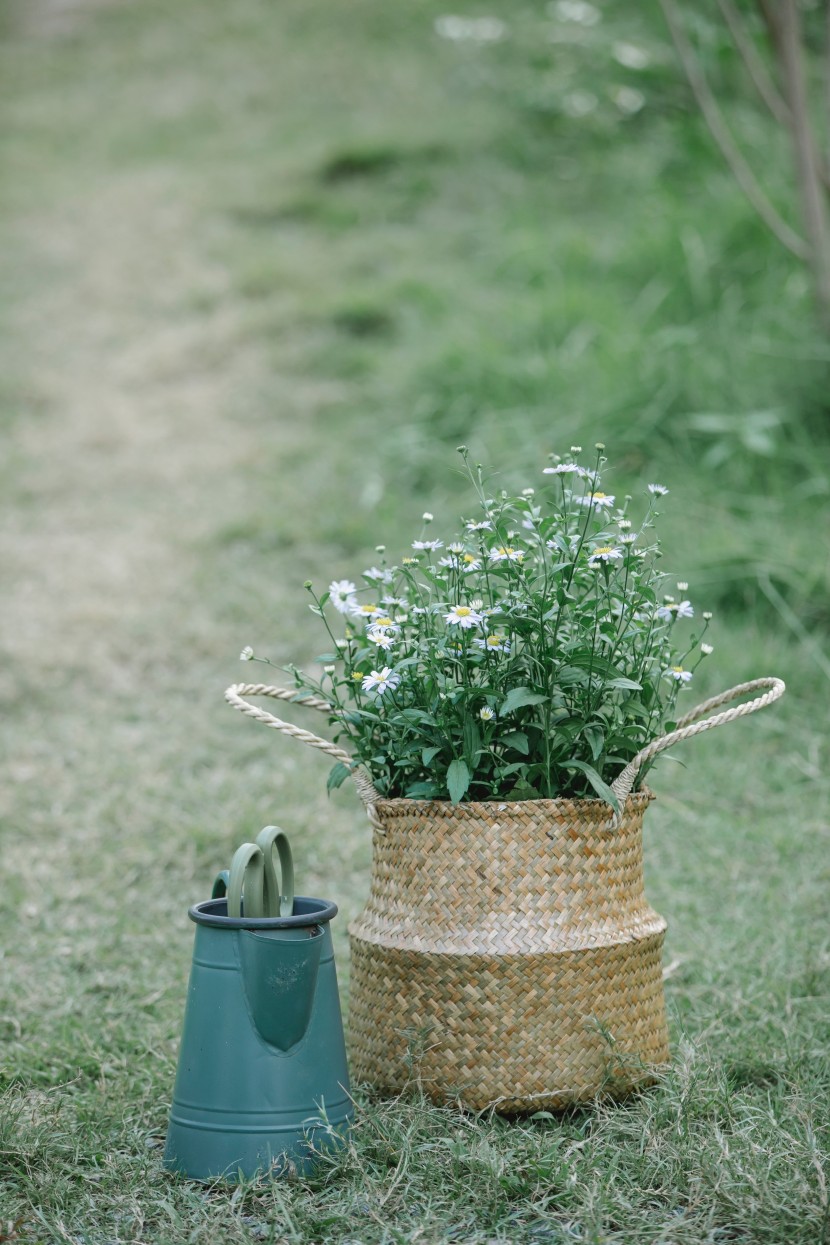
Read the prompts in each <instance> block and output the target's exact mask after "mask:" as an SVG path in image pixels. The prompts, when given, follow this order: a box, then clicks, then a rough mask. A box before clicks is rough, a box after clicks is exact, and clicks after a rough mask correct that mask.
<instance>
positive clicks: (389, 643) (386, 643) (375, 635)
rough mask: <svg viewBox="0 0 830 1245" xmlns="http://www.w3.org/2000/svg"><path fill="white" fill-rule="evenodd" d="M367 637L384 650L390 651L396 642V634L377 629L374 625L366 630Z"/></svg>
mask: <svg viewBox="0 0 830 1245" xmlns="http://www.w3.org/2000/svg"><path fill="white" fill-rule="evenodd" d="M366 639H367V640H369V641H370V643H372V644H376V645H377V646H378V648H382V649H383V650H384V652H388V651H389V649H390V648H392V647H393V646H394V644H395V636H394V634H393V633H392V632H391V631H381V630H377V631H376V630H375V629H374V627H370V628H369V630H368V631H367V632H366Z"/></svg>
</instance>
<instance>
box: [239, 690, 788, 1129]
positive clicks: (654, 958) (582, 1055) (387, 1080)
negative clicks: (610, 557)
mask: <svg viewBox="0 0 830 1245" xmlns="http://www.w3.org/2000/svg"><path fill="white" fill-rule="evenodd" d="M784 690H785V688H784V684H783V683H782V681H781V680H780V679H775V678H763V679H755V680H753V681H752V682H750V683H742V684H740V685H739V686H737V687H733V688H730V690H729V691H726V692H722V693H721V694H720V695H718V696H715V697H712V698H711V699H710V700H707V701H705V702H704V703H703V704H701V705H698V706H697V708H695V709H693V710H692V711H691V712H689V713H687V714H686V715H685V717H683V718H681V719H680V721H679V722H678V723H677V727H676V729H675V730H674V731H672V732H671V733H670V734H668V735H664V736H662V737H660V738H659V739H656V740H653V741H652V742H651V743H649V744H648V745H647V746H646V747H645V748H643V750H642V751H641V752H640V753H638V755H637V756H636V757H634V759H633V760H632V761H631V762H629V764H628V765H627V766H626V767H625V769H624V770H623V771H622V772H621V773H620V775H619V776H618V777H617V778H616V779H615V781H614V782H613V783H612V790H613V792H614V795H615V797H616V798H617V799H618V801H619V803H620V805H621V811H620V814H619V816H611V812H612V810H611V809H610V808H609V806H608V805H607V804H605V803H604V802H603V801H601V800H565V799H562V800H533V801H515V802H505V803H501V802H489V803H469V804H459V805H452V804H449V803H444V802H440V801H426V800H382V799H381V798H380V797H379V795H378V793H377V792H376V791H375V789H374V787H373V785H372V782H371V779H370V777H369V776H368V775H367V774H366V773H365V772H364V771H362V770H361V769H360V768H359V767H354V768H353V769H352V774H353V777H354V780H355V784H356V786H357V789H358V792H359V794H360V796H361V798H362V800H363V802H364V804H365V805H366V811H367V814H368V817H369V820H370V821H371V823H372V826H373V827H374V844H373V864H372V879H371V892H370V896H369V900H368V903H367V904H366V907H365V909H364V911H363V912H362V913H361V914H360V916H359V917H357V919H356V920H354V921H353V922H352V923H351V925H350V926H349V933H350V936H351V946H352V976H351V991H350V994H351V1010H350V1038H351V1055H352V1072H353V1078H354V1079H355V1080H356V1081H362V1082H367V1083H369V1084H370V1085H372V1086H373V1087H374V1088H375V1089H378V1090H381V1091H397V1090H400V1089H402V1088H403V1087H404V1086H405V1085H407V1084H409V1083H411V1082H412V1080H413V1079H417V1080H418V1081H419V1082H420V1084H421V1085H422V1086H423V1088H424V1090H425V1091H426V1092H427V1093H428V1094H429V1095H430V1096H431V1097H433V1098H434V1099H436V1100H438V1101H444V1100H447V1099H457V1100H460V1101H461V1102H462V1103H463V1104H464V1105H465V1106H467V1107H469V1108H472V1109H474V1110H480V1109H483V1108H487V1107H495V1108H497V1109H498V1110H499V1111H503V1112H505V1113H510V1112H521V1111H528V1110H531V1111H535V1110H541V1109H548V1110H556V1109H558V1108H561V1107H565V1106H567V1105H569V1104H571V1103H574V1102H580V1101H584V1100H586V1099H590V1098H593V1097H595V1096H596V1095H598V1094H601V1093H609V1094H614V1095H619V1094H622V1093H624V1092H626V1091H627V1090H629V1089H630V1088H632V1087H633V1086H635V1085H637V1084H643V1083H644V1082H647V1081H648V1080H650V1079H653V1077H654V1074H655V1069H656V1068H657V1067H659V1065H660V1064H663V1063H665V1062H666V1061H667V1059H668V1056H669V1050H668V1033H667V1029H666V1019H665V1008H664V998H663V981H662V971H661V951H662V945H663V938H664V935H665V930H666V923H665V921H664V920H663V918H662V917H660V916H658V914H657V913H656V912H654V911H653V910H652V909H651V908H650V907H649V906H648V903H647V902H646V898H645V893H644V890H643V860H642V823H643V814H644V813H645V810H646V808H647V807H648V804H649V802H650V800H651V799H652V798H653V797H652V795H651V793H650V792H649V791H648V790H646V789H643V790H641V791H639V792H637V793H633V794H632V789H633V786H634V784H635V782H636V779H637V776H638V773H639V771H640V769H641V768H642V766H643V765H645V764H647V763H648V762H649V761H650V760H651V759H652V758H653V757H654V756H656V755H657V754H658V753H659V752H661V751H663V750H664V749H665V748H668V747H670V746H672V745H673V744H676V743H679V742H681V741H682V740H684V739H687V738H690V737H692V736H694V735H697V734H699V733H701V732H702V731H706V730H710V729H712V728H713V727H715V726H720V725H722V724H723V723H725V722H729V721H732V720H734V719H735V718H739V717H743V716H745V715H747V714H749V713H754V712H756V711H757V710H758V709H762V708H764V707H765V706H767V705H770V704H772V703H773V702H774V701H776V700H778V699H779V697H780V696H782V695H783V693H784ZM750 693H760V694H759V695H756V696H755V698H754V699H753V700H751V701H748V702H746V703H743V704H739V705H735V706H733V707H732V708H730V709H728V710H726V711H724V712H720V713H715V714H713V715H712V716H710V717H706V715H707V714H710V713H712V710H714V709H718V708H719V707H720V706H722V705H724V704H727V703H728V702H730V701H733V700H735V699H737V698H739V697H742V696H745V695H747V694H750ZM244 696H270V697H273V698H275V699H278V700H296V698H297V693H296V692H292V691H289V690H287V689H284V688H275V687H270V686H268V685H265V684H260V683H253V684H249V683H244V684H236V685H234V686H233V687H230V688H228V689H227V691H226V693H225V698H226V700H227V701H228V703H229V704H231V705H233V706H234V707H235V708H237V709H240V710H241V711H242V712H243V713H245V714H247V715H248V716H249V717H253V718H255V719H256V720H257V721H260V722H263V723H264V724H265V725H267V726H271V727H274V728H275V729H277V730H279V731H282V732H284V733H285V734H288V735H292V736H293V737H295V738H297V739H299V740H300V741H301V742H303V743H306V744H308V745H309V746H310V747H313V748H317V749H319V750H320V751H322V752H324V753H326V754H328V755H329V756H331V757H333V758H335V759H336V760H339V761H342V762H343V763H344V764H347V765H349V766H350V767H351V766H352V765H353V762H352V758H351V757H350V756H349V755H348V753H346V752H344V751H343V750H342V749H341V748H338V747H337V746H336V745H335V744H332V743H330V742H329V741H327V740H325V739H321V738H320V737H319V736H317V735H314V734H312V733H311V732H310V731H307V730H305V729H303V728H300V727H298V726H295V725H294V724H293V723H290V722H285V721H283V720H282V719H281V718H277V717H275V716H274V715H273V714H271V713H268V712H267V711H266V710H263V709H260V708H259V707H257V706H254V705H251V704H249V703H248V702H247V701H246V700H244V699H243V697H244ZM298 703H302V705H303V707H305V708H312V709H317V710H319V711H321V712H325V713H329V714H331V713H332V712H333V710H332V708H331V706H330V705H329V704H328V703H327V702H326V701H323V700H319V699H315V698H311V697H307V696H306V697H304V698H303V699H302V701H301V702H298ZM701 719H704V720H701Z"/></svg>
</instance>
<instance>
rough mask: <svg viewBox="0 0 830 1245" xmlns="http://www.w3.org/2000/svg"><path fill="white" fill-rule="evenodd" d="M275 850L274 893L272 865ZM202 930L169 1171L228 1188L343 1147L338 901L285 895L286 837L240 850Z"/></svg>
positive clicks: (203, 917) (288, 876)
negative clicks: (224, 1182)
mask: <svg viewBox="0 0 830 1245" xmlns="http://www.w3.org/2000/svg"><path fill="white" fill-rule="evenodd" d="M274 848H276V849H277V851H278V853H279V856H280V864H281V877H282V884H281V886H280V885H279V883H278V882H277V875H276V870H275V868H274V864H273V850H274ZM213 896H214V897H213V899H211V900H208V901H207V902H205V903H201V904H197V905H196V906H195V907H194V908H191V909H190V913H189V915H190V917H191V919H192V920H193V921H195V922H196V927H197V928H196V942H195V946H194V952H193V966H192V969H191V977H190V986H189V991H188V1002H187V1009H186V1013H185V1022H184V1030H183V1033H182V1043H181V1051H180V1056H179V1067H178V1072H177V1076H176V1087H175V1091H174V1096H173V1104H172V1108H171V1113H170V1125H169V1129H168V1135H167V1148H166V1151H165V1158H164V1162H165V1166H166V1167H167V1168H169V1169H171V1170H174V1171H178V1172H181V1173H183V1174H185V1175H187V1176H190V1177H192V1178H194V1179H199V1180H205V1179H211V1178H214V1177H217V1176H224V1177H225V1178H226V1179H234V1178H235V1177H237V1176H238V1175H241V1176H244V1177H250V1176H253V1175H255V1174H256V1173H257V1172H260V1171H264V1170H268V1169H270V1170H272V1171H273V1172H275V1173H278V1172H280V1171H284V1170H288V1168H289V1166H293V1167H294V1168H296V1169H299V1170H301V1171H307V1170H309V1169H310V1168H311V1167H312V1166H313V1161H314V1150H319V1149H332V1148H334V1147H336V1146H337V1145H340V1144H342V1140H343V1135H344V1133H345V1131H346V1130H347V1128H348V1124H349V1121H350V1120H351V1117H352V1114H353V1109H352V1103H351V1099H350V1097H349V1082H348V1071H347V1067H346V1052H345V1043H344V1040H343V1025H342V1020H341V1015H340V1000H339V995H338V991H337V976H336V970H335V965H334V953H333V949H332V944H331V934H330V931H329V922H330V921H331V920H332V918H333V917H334V916H335V915H336V913H337V908H336V906H335V905H334V904H332V903H329V902H328V901H326V900H323V899H312V898H306V897H302V896H296V897H295V896H294V894H293V866H292V861H291V851H290V846H289V844H288V839H287V837H286V836H285V835H284V834H283V832H282V831H280V830H279V829H278V828H277V827H275V826H269V827H266V829H265V830H263V831H262V833H261V834H260V835H259V836H258V838H257V842H256V844H251V843H248V844H244V845H243V846H242V847H241V848H239V849H238V851H237V853H236V855H235V856H234V860H233V862H232V865H231V869H230V871H229V872H223V873H222V874H220V875H219V877H218V878H217V880H216V884H215V886H214V892H213Z"/></svg>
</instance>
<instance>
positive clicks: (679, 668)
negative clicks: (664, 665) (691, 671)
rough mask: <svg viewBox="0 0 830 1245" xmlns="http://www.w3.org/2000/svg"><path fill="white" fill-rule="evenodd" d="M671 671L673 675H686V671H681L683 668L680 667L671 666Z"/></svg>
mask: <svg viewBox="0 0 830 1245" xmlns="http://www.w3.org/2000/svg"><path fill="white" fill-rule="evenodd" d="M672 670H673V671H674V673H675V674H685V673H686V671H685V670H684V669H683V667H682V666H672Z"/></svg>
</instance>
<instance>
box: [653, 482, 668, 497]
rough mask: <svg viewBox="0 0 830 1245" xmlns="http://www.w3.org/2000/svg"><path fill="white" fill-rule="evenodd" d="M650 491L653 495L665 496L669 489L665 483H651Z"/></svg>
mask: <svg viewBox="0 0 830 1245" xmlns="http://www.w3.org/2000/svg"><path fill="white" fill-rule="evenodd" d="M648 491H649V492H650V493H651V495H652V497H665V496H666V494H667V493H668V491H669V490H668V489H667V488H666V486H665V484H649V486H648Z"/></svg>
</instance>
